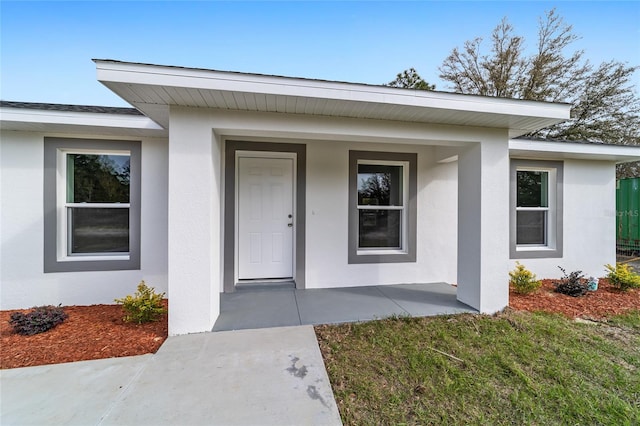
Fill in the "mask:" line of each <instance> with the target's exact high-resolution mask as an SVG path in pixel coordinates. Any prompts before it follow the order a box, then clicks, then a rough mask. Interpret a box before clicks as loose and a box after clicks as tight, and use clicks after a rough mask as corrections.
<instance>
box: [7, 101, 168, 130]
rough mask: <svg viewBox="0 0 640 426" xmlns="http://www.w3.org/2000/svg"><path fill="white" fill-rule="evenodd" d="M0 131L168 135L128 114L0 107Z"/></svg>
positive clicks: (141, 116) (147, 118)
mask: <svg viewBox="0 0 640 426" xmlns="http://www.w3.org/2000/svg"><path fill="white" fill-rule="evenodd" d="M0 128H2V130H18V131H28V132H43V133H52V132H53V133H69V134H100V135H105V136H129V137H143V136H146V137H166V136H167V135H168V132H167V130H166V129H164V128H162V127H161V126H160V125H158V124H157V123H155V122H154V121H153V120H151V119H150V118H149V117H145V116H143V115H131V114H113V113H92V112H76V111H51V110H41V109H35V108H34V109H30V108H14V107H6V106H3V107H0Z"/></svg>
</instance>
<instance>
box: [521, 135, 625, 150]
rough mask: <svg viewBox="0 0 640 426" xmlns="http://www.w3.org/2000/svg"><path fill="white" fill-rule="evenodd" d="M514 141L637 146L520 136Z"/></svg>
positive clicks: (585, 140)
mask: <svg viewBox="0 0 640 426" xmlns="http://www.w3.org/2000/svg"><path fill="white" fill-rule="evenodd" d="M511 139H512V140H520V141H529V142H559V143H575V144H582V145H607V146H631V147H635V146H637V145H624V144H619V143H610V142H601V141H592V140H587V139H580V140H569V139H544V138H535V137H530V136H518V137H515V138H511Z"/></svg>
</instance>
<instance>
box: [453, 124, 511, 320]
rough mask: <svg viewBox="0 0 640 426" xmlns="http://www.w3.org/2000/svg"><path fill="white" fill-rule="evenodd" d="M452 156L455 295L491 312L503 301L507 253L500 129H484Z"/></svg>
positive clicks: (505, 154) (505, 151) (505, 157)
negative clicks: (454, 164)
mask: <svg viewBox="0 0 640 426" xmlns="http://www.w3.org/2000/svg"><path fill="white" fill-rule="evenodd" d="M458 158H459V159H458V255H457V258H458V293H457V297H458V300H460V301H461V302H463V303H466V304H467V305H470V306H472V307H474V308H476V309H478V310H479V311H480V312H483V313H494V312H496V311H499V310H501V309H502V308H504V307H505V306H507V304H508V303H509V290H508V284H507V282H505V281H504V280H503V279H502V277H503V276H504V274H505V273H506V270H507V266H508V261H507V259H508V258H509V227H508V226H507V225H506V224H508V223H509V209H508V208H507V206H508V205H509V179H508V176H509V148H508V138H507V135H506V132H504V133H501V132H500V131H493V132H491V133H489V132H488V133H487V134H486V135H485V139H484V140H483V142H482V143H478V144H475V145H474V146H471V147H469V148H467V149H465V150H462V151H461V152H460V155H459V157H458Z"/></svg>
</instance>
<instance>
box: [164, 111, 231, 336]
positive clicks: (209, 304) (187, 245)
mask: <svg viewBox="0 0 640 426" xmlns="http://www.w3.org/2000/svg"><path fill="white" fill-rule="evenodd" d="M220 169H221V152H220V145H219V143H218V141H217V140H216V139H215V138H214V137H213V131H212V128H211V121H210V120H209V118H208V114H207V113H206V112H201V111H199V110H197V109H188V108H179V107H171V111H170V127H169V206H168V208H169V215H168V217H169V223H168V234H169V253H168V259H169V265H168V270H169V280H168V296H169V335H176V334H186V333H197V332H203V331H210V330H211V329H212V328H213V325H214V323H215V321H216V319H217V318H218V315H219V313H220V290H219V285H220V284H219V279H220V259H221V256H220V194H221V192H220V180H221V178H220V176H221V175H220Z"/></svg>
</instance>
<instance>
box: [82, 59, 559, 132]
mask: <svg viewBox="0 0 640 426" xmlns="http://www.w3.org/2000/svg"><path fill="white" fill-rule="evenodd" d="M94 61H95V63H96V69H97V78H98V80H99V81H100V82H101V83H103V84H104V85H105V86H107V87H108V88H110V89H111V90H113V91H114V92H115V93H116V94H118V95H119V96H120V97H122V98H123V99H125V100H126V101H127V102H129V103H130V104H131V105H133V106H135V107H137V108H138V109H140V110H142V111H143V112H145V113H147V111H145V104H147V105H155V106H158V105H159V104H161V103H163V104H165V105H168V104H175V105H181V106H192V107H203V106H205V107H210V106H207V105H206V101H205V102H202V99H199V98H201V97H203V98H204V97H215V96H217V95H220V94H223V95H225V94H226V95H231V96H234V95H237V96H239V97H244V96H245V95H251V96H260V97H263V96H274V97H281V98H286V99H295V100H298V99H305V100H309V101H313V102H319V101H322V102H324V101H327V102H332V103H333V106H334V110H339V111H340V110H341V111H344V110H348V109H349V108H356V107H360V108H361V109H362V110H363V111H364V112H363V114H361V115H363V116H362V117H359V118H374V119H389V120H395V121H398V118H397V117H393V114H392V112H391V111H389V113H388V115H389V117H381V116H380V113H379V111H377V115H375V116H371V117H367V116H366V115H365V113H366V109H367V108H369V107H370V106H374V107H375V106H382V107H385V108H387V109H389V110H391V108H393V107H400V108H404V109H405V110H406V111H408V114H407V115H408V116H411V117H412V119H411V120H407V121H421V120H419V119H416V118H415V117H416V116H418V115H419V114H418V113H417V111H424V112H428V111H431V112H437V115H438V117H439V121H433V122H440V123H443V124H459V123H455V122H454V117H451V118H450V119H449V120H450V121H451V123H449V122H447V121H446V120H447V119H446V118H445V119H444V120H445V121H443V119H442V116H443V115H446V113H469V114H475V115H476V117H475V119H476V122H475V123H474V124H473V125H478V123H477V121H478V119H479V117H480V115H483V116H486V118H487V120H486V121H487V122H489V121H491V120H489V119H490V118H492V119H493V118H495V117H501V122H500V125H499V126H497V125H493V126H491V125H488V126H487V127H501V128H508V129H509V130H510V136H511V137H516V136H519V135H523V134H526V133H529V132H532V131H534V130H537V129H540V128H543V127H548V126H551V125H553V124H556V123H559V122H562V121H565V120H567V119H569V109H570V106H569V105H567V104H557V103H547V102H534V101H522V100H514V99H504V98H493V97H485V96H474V95H461V94H455V93H445V92H433V91H423V90H409V89H399V88H393V87H387V86H371V85H364V84H356V83H343V82H329V81H322V80H307V79H300V78H291V77H279V76H266V75H257V74H244V73H237V72H226V71H215V70H203V69H194V68H181V67H171V66H162V65H151V64H139V63H128V62H119V61H113V60H100V59H96V60H94ZM150 87H151V88H157V90H158V91H160V92H162V93H164V92H170V93H167V96H165V97H162V96H161V97H160V98H162V99H159V98H156V99H146V98H145V95H147V94H146V93H143V89H145V88H147V89H148V88H150ZM196 92H197V93H198V95H197V96H196V97H197V98H198V99H197V100H194V98H193V95H194V94H195V93H196ZM200 95H205V96H200ZM336 105H337V106H336ZM228 109H233V108H228ZM238 109H241V108H238ZM369 109H370V108H369ZM254 110H256V109H254ZM257 110H260V109H257ZM269 112H274V111H269ZM277 112H280V111H277ZM322 112H323V111H320V113H319V114H318V115H331V114H322ZM305 113H306V112H305ZM316 113H317V112H316ZM151 118H154V119H156V120H157V121H159V122H161V123H162V121H160V120H161V119H162V118H160V117H154V116H151ZM165 118H166V117H165ZM529 119H530V120H529ZM523 120H525V121H523ZM526 120H528V122H529V123H533V122H534V121H535V125H532V124H527V122H526ZM400 121H402V120H401V119H400ZM422 122H429V121H428V119H425V121H422ZM162 124H163V125H166V123H162Z"/></svg>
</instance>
